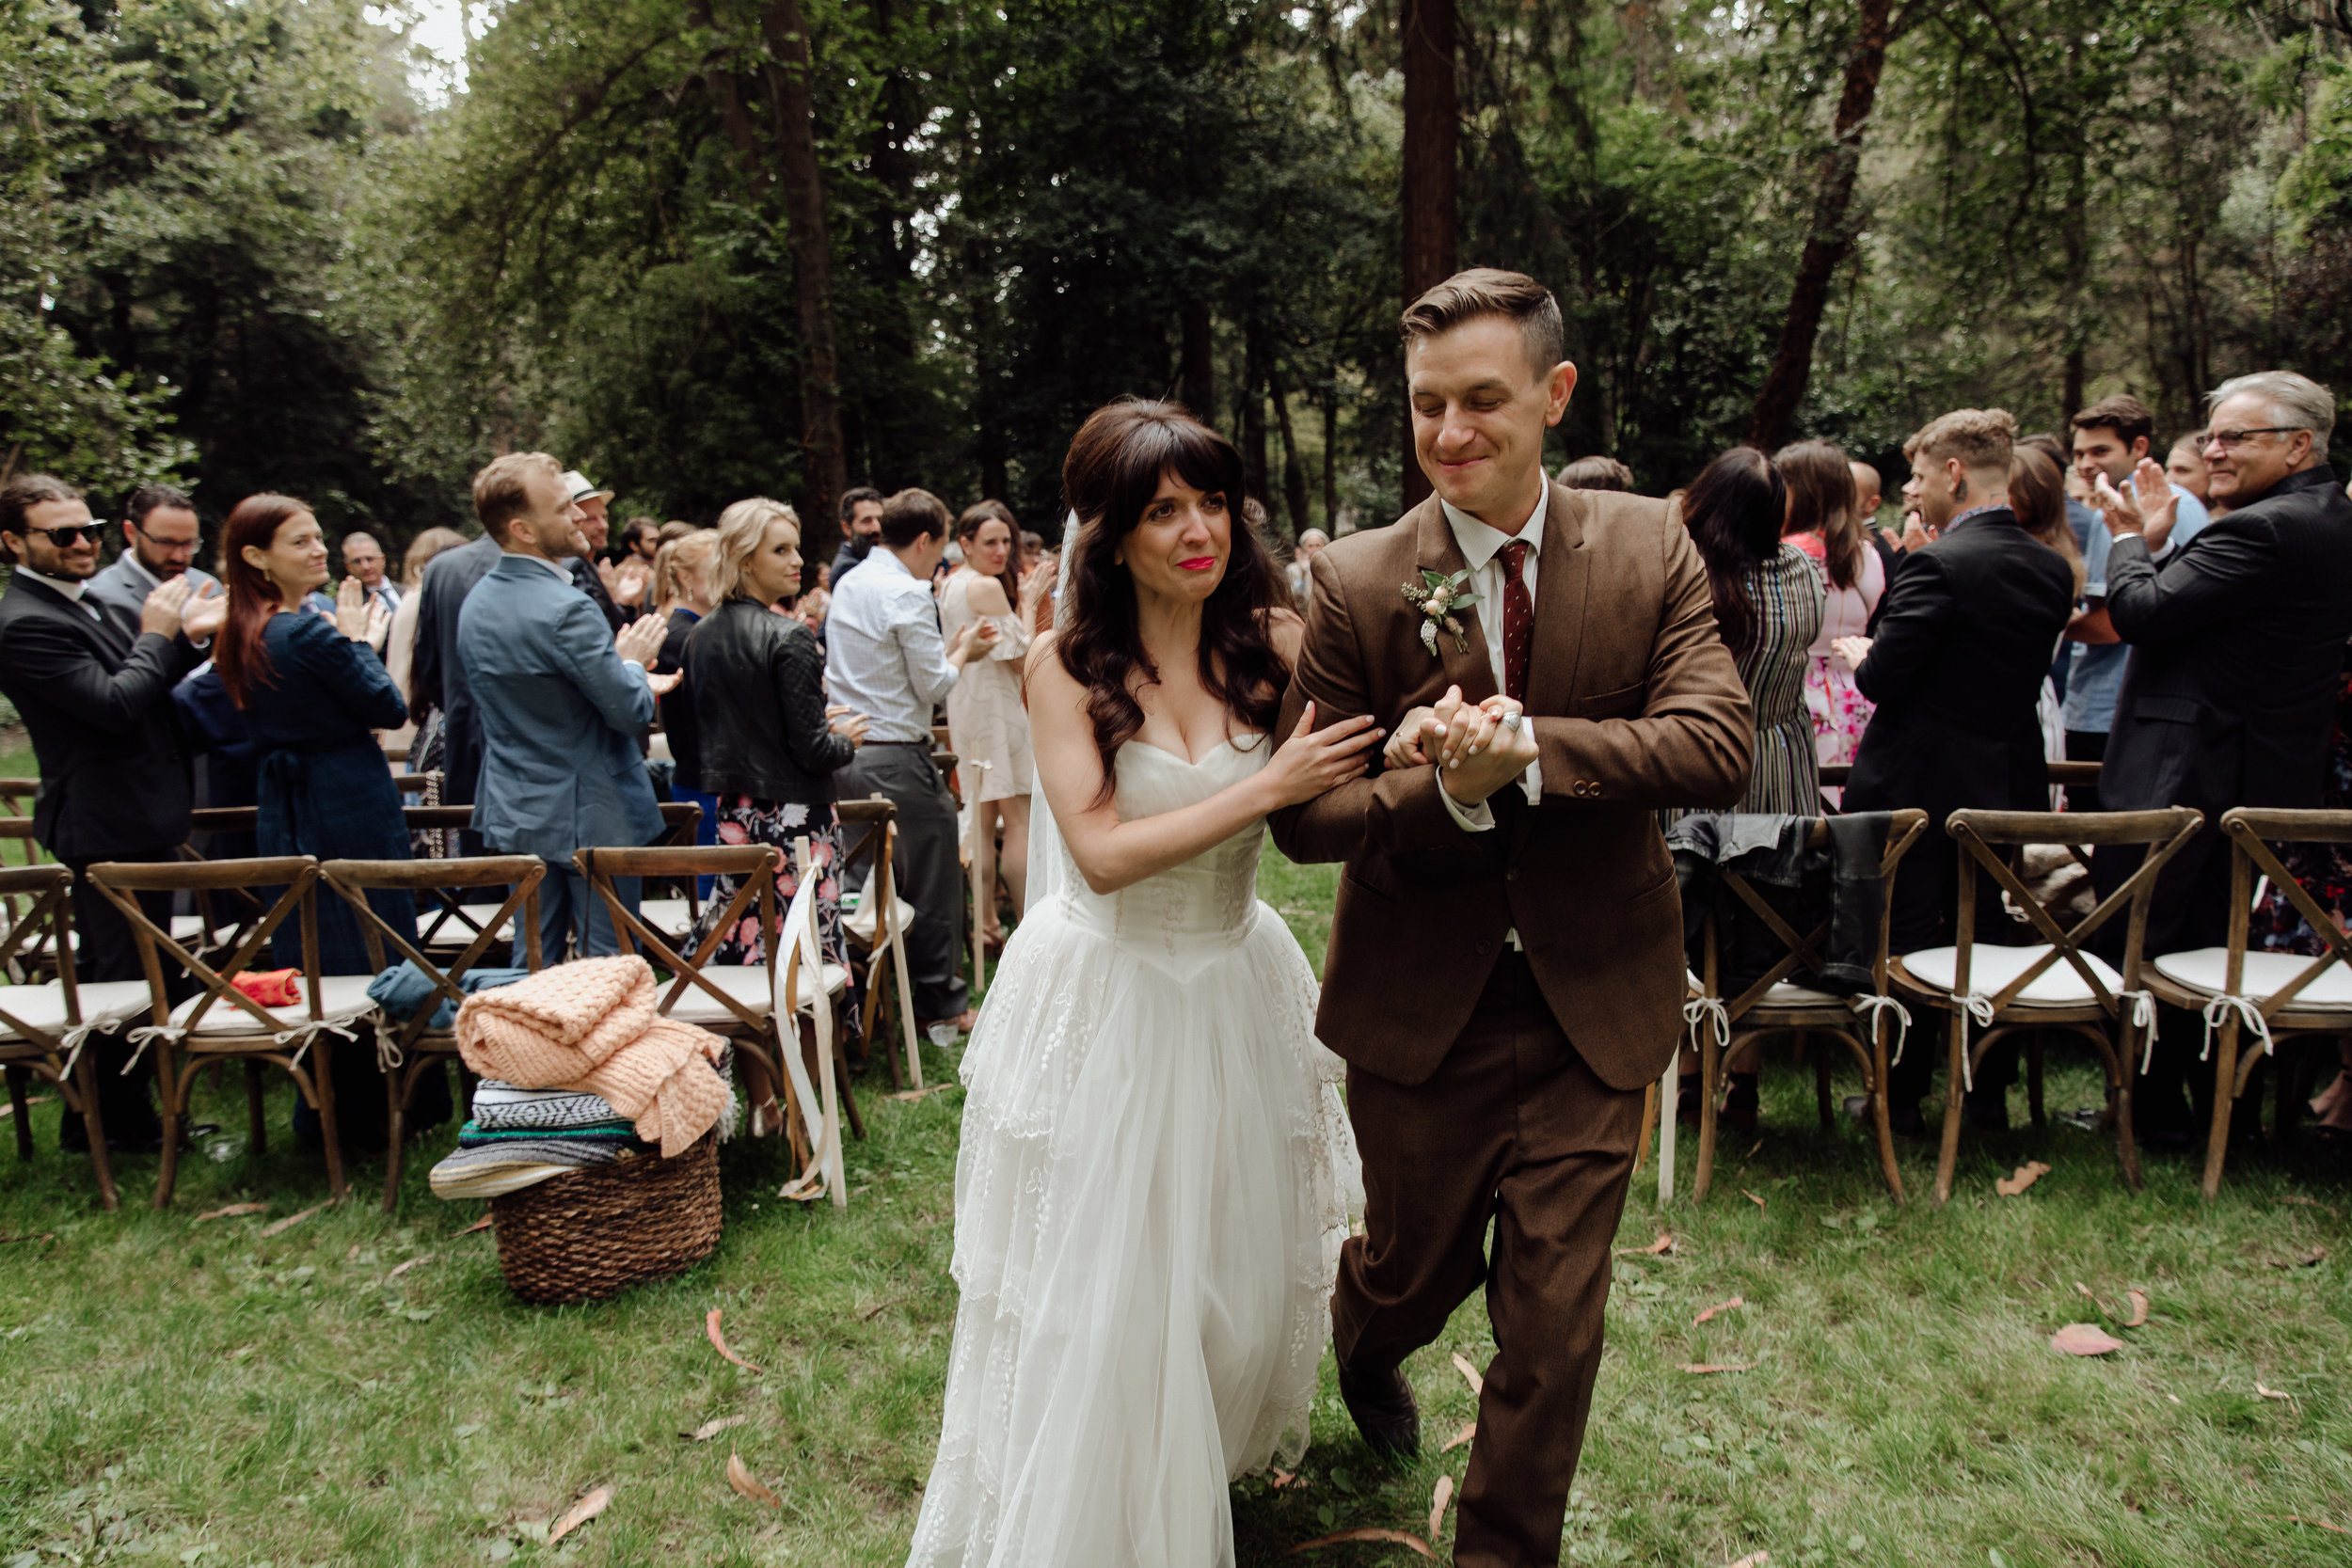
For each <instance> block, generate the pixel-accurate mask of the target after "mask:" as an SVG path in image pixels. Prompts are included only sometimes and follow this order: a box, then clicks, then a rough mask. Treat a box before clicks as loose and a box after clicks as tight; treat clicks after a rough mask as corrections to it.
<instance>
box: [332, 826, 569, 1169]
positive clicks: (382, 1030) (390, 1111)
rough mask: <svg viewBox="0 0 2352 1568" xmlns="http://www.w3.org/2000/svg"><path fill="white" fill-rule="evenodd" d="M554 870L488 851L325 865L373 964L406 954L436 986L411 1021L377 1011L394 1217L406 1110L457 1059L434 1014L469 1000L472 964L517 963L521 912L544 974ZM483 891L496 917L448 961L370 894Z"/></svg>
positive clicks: (529, 946)
mask: <svg viewBox="0 0 2352 1568" xmlns="http://www.w3.org/2000/svg"><path fill="white" fill-rule="evenodd" d="M547 871H548V867H547V863H546V862H545V861H543V860H541V859H539V857H538V856H536V855H484V856H478V857H474V858H471V859H461V860H445V861H328V862H327V863H326V864H325V865H322V866H321V867H319V876H320V879H322V880H323V881H325V882H326V887H327V891H329V892H330V893H333V894H335V895H338V896H340V897H341V898H342V901H343V902H344V903H346V904H348V905H350V906H351V909H352V911H353V913H355V914H356V915H358V920H359V934H360V936H361V937H362V938H363V939H364V940H365V941H366V942H367V944H368V967H369V969H370V970H371V971H372V972H373V973H375V974H382V973H383V972H384V971H385V970H386V969H388V968H389V967H390V966H391V965H393V964H396V963H398V962H399V961H400V960H402V959H404V958H405V959H406V960H407V961H408V962H410V963H412V964H414V965H415V966H416V967H417V970H418V972H419V973H420V974H422V975H423V976H424V977H425V978H426V979H427V980H428V981H430V982H432V985H433V994H432V996H430V997H429V998H427V999H426V1001H425V1003H424V1005H423V1006H420V1007H419V1008H418V1009H417V1011H416V1013H415V1015H414V1016H413V1017H411V1018H409V1019H407V1020H406V1021H405V1022H402V1021H397V1020H394V1019H391V1018H389V1017H388V1016H386V1015H384V1014H383V1013H381V1012H379V1013H378V1014H377V1015H376V1032H375V1058H376V1066H378V1067H379V1068H381V1069H383V1071H384V1099H385V1110H386V1127H387V1137H386V1141H385V1157H384V1212H386V1213H388V1214H389V1213H391V1212H394V1211H395V1210H396V1209H397V1208H398V1207H399V1204H400V1167H401V1155H402V1151H403V1150H404V1149H405V1147H406V1143H407V1135H408V1106H409V1102H410V1101H413V1100H415V1099H416V1095H417V1085H418V1083H419V1082H420V1081H421V1079H422V1078H423V1076H424V1075H425V1073H426V1072H428V1071H432V1072H438V1071H441V1070H442V1069H443V1068H444V1066H445V1065H446V1064H447V1063H449V1062H452V1061H454V1060H456V1059H457V1035H456V1032H455V1031H454V1030H453V1029H437V1028H435V1027H434V1026H433V1016H434V1014H435V1013H437V1012H438V1011H439V1010H440V1005H441V1003H443V1002H444V1001H446V1002H449V1003H451V1004H452V1005H453V1006H456V1005H463V1004H464V1002H465V1000H466V995H467V992H466V990H465V988H464V987H462V986H460V985H459V984H458V983H457V982H458V980H459V979H460V978H461V977H462V976H463V975H464V974H465V973H466V972H467V971H468V970H469V969H472V968H474V967H476V966H477V965H483V966H484V967H487V968H492V969H505V968H507V967H509V959H510V958H512V956H513V955H512V950H511V949H510V948H509V947H508V946H507V942H509V941H511V940H512V939H511V938H506V937H504V936H503V932H504V931H506V930H510V929H512V928H513V922H514V921H515V920H516V919H517V918H519V919H520V920H521V921H522V922H523V926H522V929H523V931H524V933H525V949H526V951H527V953H528V954H529V956H530V963H529V965H528V966H527V967H528V968H529V969H530V970H531V971H532V973H533V974H536V973H538V970H539V965H540V954H539V882H540V879H542V878H544V877H545V876H546V875H547ZM485 887H488V888H498V889H500V890H501V893H502V895H503V896H502V899H501V902H500V903H499V904H498V906H497V907H496V909H495V911H493V913H492V915H491V917H490V918H489V919H488V920H487V921H485V922H484V923H483V924H482V925H481V926H479V927H476V928H475V931H474V935H473V939H472V940H471V941H470V942H468V943H467V944H466V945H465V946H464V947H463V948H461V949H459V950H458V952H457V954H456V956H455V957H454V958H446V959H436V958H434V957H432V956H431V955H430V954H429V953H428V952H427V950H426V948H425V944H424V943H423V942H420V941H417V940H414V939H412V938H410V937H407V936H405V935H403V934H402V933H401V932H400V931H399V930H398V929H397V928H396V927H391V926H388V925H386V924H385V922H384V918H383V916H381V915H379V914H378V913H376V911H375V907H374V906H373V905H372V904H370V903H369V902H368V895H369V893H370V892H373V891H390V892H398V893H405V894H408V895H411V896H412V897H413V896H415V895H436V896H438V897H442V898H447V897H450V896H452V895H455V894H457V893H460V892H462V891H463V890H465V889H467V888H485ZM485 959H486V960H487V963H486V965H485ZM460 1103H463V1100H462V1097H461V1100H460Z"/></svg>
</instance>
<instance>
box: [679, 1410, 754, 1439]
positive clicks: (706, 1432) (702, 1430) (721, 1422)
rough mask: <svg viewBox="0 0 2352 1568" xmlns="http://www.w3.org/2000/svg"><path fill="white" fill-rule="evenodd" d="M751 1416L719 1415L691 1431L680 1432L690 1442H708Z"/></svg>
mask: <svg viewBox="0 0 2352 1568" xmlns="http://www.w3.org/2000/svg"><path fill="white" fill-rule="evenodd" d="M750 1419H751V1418H750V1417H749V1416H719V1417H715V1418H712V1419H710V1420H707V1421H705V1422H704V1423H703V1424H702V1425H700V1426H698V1427H696V1428H695V1429H694V1430H693V1431H691V1432H687V1433H679V1435H680V1436H682V1437H684V1438H685V1439H686V1440H687V1441H688V1442H690V1443H707V1442H709V1441H710V1440H711V1439H712V1438H713V1437H716V1436H718V1435H719V1433H723V1432H724V1431H726V1430H727V1429H728V1428H730V1427H739V1426H741V1425H742V1424H743V1423H744V1422H745V1421H748V1420H750Z"/></svg>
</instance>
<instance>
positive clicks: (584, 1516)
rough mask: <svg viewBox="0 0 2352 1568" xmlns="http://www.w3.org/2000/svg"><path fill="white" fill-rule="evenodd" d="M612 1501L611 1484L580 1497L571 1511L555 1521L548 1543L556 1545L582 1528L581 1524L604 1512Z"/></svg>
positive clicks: (549, 1531)
mask: <svg viewBox="0 0 2352 1568" xmlns="http://www.w3.org/2000/svg"><path fill="white" fill-rule="evenodd" d="M611 1503H612V1488H611V1487H610V1486H599V1487H597V1488H596V1490H595V1491H594V1492H591V1493H589V1494H588V1495H587V1496H586V1497H582V1498H580V1501H578V1502H576V1503H574V1504H572V1507H571V1512H570V1513H566V1514H564V1517H562V1518H561V1519H558V1520H557V1521H556V1522H555V1526H554V1528H551V1529H549V1530H548V1545H550V1546H552V1545H554V1544H556V1543H557V1542H558V1541H561V1540H563V1539H564V1537H565V1536H567V1535H569V1534H571V1533H572V1531H574V1530H576V1529H578V1528H580V1526H582V1525H584V1524H586V1523H587V1522H588V1521H589V1520H591V1519H593V1518H595V1517H596V1515H597V1514H599V1513H603V1512H604V1511H605V1509H606V1508H607V1507H608V1506H610V1505H611Z"/></svg>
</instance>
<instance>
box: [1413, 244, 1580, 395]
mask: <svg viewBox="0 0 2352 1568" xmlns="http://www.w3.org/2000/svg"><path fill="white" fill-rule="evenodd" d="M1480 316H1502V317H1503V318H1504V319H1506V320H1509V321H1514V322H1517V323H1518V327H1519V336H1520V337H1521V338H1522V339H1524V340H1525V341H1526V343H1527V362H1528V364H1529V365H1530V366H1531V367H1532V368H1533V369H1534V372H1535V373H1536V374H1537V375H1539V376H1540V375H1544V374H1547V373H1549V372H1550V370H1551V367H1552V366H1554V365H1556V364H1558V363H1559V362H1560V358H1561V356H1562V354H1563V353H1564V352H1565V350H1564V348H1563V347H1562V344H1563V341H1564V333H1563V331H1562V328H1561V325H1560V302H1559V301H1558V300H1556V299H1554V298H1552V297H1551V291H1550V290H1549V289H1547V288H1545V287H1544V286H1543V285H1542V284H1541V283H1538V282H1536V281H1535V280H1534V278H1532V277H1528V276H1527V275H1526V274H1525V273H1523V272H1504V271H1503V270H1502V268H1500V267H1472V268H1470V270H1469V271H1468V272H1457V273H1455V274H1454V276H1453V277H1449V278H1447V279H1446V280H1445V281H1444V282H1442V283H1440V284H1438V286H1437V287H1436V288H1434V289H1432V290H1430V291H1429V292H1428V293H1424V294H1422V296H1421V297H1420V298H1419V299H1417V300H1415V301H1413V303H1412V304H1410V305H1408V306H1406V308H1405V319H1404V321H1403V322H1402V323H1400V324H1399V325H1401V326H1402V328H1403V331H1404V338H1405V346H1406V349H1407V350H1410V349H1411V348H1412V346H1413V345H1414V344H1415V343H1416V342H1419V341H1421V340H1422V339H1423V338H1435V337H1437V336H1438V335H1439V334H1440V333H1445V332H1451V331H1453V330H1454V328H1455V327H1457V326H1459V325H1462V324H1463V323H1464V322H1468V321H1475V320H1477V319H1478V318H1479V317H1480Z"/></svg>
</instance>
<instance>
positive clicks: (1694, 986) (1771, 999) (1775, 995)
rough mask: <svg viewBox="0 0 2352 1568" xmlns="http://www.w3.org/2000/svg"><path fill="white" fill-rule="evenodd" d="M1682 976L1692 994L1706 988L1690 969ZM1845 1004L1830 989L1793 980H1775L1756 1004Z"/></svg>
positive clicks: (1760, 1005)
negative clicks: (1820, 988)
mask: <svg viewBox="0 0 2352 1568" xmlns="http://www.w3.org/2000/svg"><path fill="white" fill-rule="evenodd" d="M1682 978H1683V979H1684V980H1685V981H1687V982H1688V983H1689V984H1690V987H1691V994H1692V996H1697V995H1700V994H1701V993H1702V992H1704V991H1705V990H1707V988H1706V987H1705V986H1703V985H1701V984H1700V983H1699V977H1698V976H1697V975H1696V974H1692V972H1691V971H1690V970H1687V969H1686V970H1684V971H1683V972H1682ZM1745 989H1746V988H1745V987H1742V988H1741V990H1745ZM1738 995H1739V992H1738V991H1735V992H1733V993H1732V995H1731V996H1726V997H1724V1001H1726V1002H1729V1001H1732V1000H1733V999H1734V998H1735V997H1737V996H1738ZM1845 1005H1846V999H1845V998H1844V997H1842V996H1838V995H1836V994H1835V993H1833V992H1830V991H1825V990H1814V989H1813V988H1812V987H1811V986H1801V985H1798V984H1797V983H1796V982H1795V981H1794V980H1782V981H1779V982H1777V983H1776V984H1774V985H1773V987H1772V990H1768V991H1766V992H1765V993H1764V1000H1762V1001H1761V1002H1758V1003H1757V1004H1756V1006H1759V1007H1842V1006H1845Z"/></svg>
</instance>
